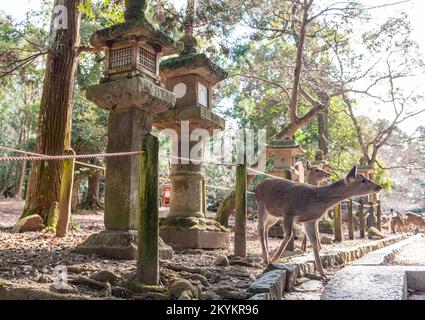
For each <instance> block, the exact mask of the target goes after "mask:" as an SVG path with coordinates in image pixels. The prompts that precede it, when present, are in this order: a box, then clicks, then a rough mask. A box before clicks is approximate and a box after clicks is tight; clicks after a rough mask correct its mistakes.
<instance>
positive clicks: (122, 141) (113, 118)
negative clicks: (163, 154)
mask: <svg viewBox="0 0 425 320" xmlns="http://www.w3.org/2000/svg"><path fill="white" fill-rule="evenodd" d="M145 115H146V114H145V113H144V112H143V111H142V110H139V109H135V108H130V109H127V110H123V111H111V113H110V114H109V122H108V146H107V152H108V153H116V152H127V151H140V139H141V136H142V134H143V123H144V121H145ZM139 158H140V157H139V156H137V155H135V156H130V157H117V158H107V159H106V168H107V170H106V177H105V179H106V186H105V227H106V229H109V230H136V229H137V217H136V212H137V207H138V205H139V203H138V197H137V193H138V191H137V190H138V187H139V176H140V172H139Z"/></svg>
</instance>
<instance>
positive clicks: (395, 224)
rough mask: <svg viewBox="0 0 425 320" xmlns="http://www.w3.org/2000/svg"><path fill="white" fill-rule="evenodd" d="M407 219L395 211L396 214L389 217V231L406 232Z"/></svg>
mask: <svg viewBox="0 0 425 320" xmlns="http://www.w3.org/2000/svg"><path fill="white" fill-rule="evenodd" d="M407 231H408V228H407V219H406V218H405V217H404V216H403V215H402V214H401V213H397V215H395V216H393V217H391V232H392V233H397V232H401V233H404V232H405V233H407Z"/></svg>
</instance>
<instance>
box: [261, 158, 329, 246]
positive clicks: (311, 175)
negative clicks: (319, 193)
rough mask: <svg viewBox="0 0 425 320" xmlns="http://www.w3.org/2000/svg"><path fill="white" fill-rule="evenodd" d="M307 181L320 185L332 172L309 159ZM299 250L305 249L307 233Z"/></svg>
mask: <svg viewBox="0 0 425 320" xmlns="http://www.w3.org/2000/svg"><path fill="white" fill-rule="evenodd" d="M306 168H307V183H308V184H311V185H313V186H320V185H321V184H322V183H324V182H326V181H328V179H329V178H330V177H331V176H332V174H331V173H330V172H328V171H326V170H324V169H323V168H322V167H320V166H316V165H311V163H310V161H307V166H306ZM266 232H268V230H267V231H266ZM319 249H321V244H320V241H319ZM301 250H302V251H304V252H306V251H307V235H306V234H305V233H304V237H303V240H302V244H301Z"/></svg>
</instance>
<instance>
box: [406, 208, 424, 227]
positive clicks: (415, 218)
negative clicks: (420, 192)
mask: <svg viewBox="0 0 425 320" xmlns="http://www.w3.org/2000/svg"><path fill="white" fill-rule="evenodd" d="M406 217H407V218H406V224H407V227H410V226H413V227H414V228H415V227H416V228H419V229H421V230H425V219H424V218H423V217H421V216H419V215H417V214H415V213H413V212H407V213H406Z"/></svg>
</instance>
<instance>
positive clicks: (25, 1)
mask: <svg viewBox="0 0 425 320" xmlns="http://www.w3.org/2000/svg"><path fill="white" fill-rule="evenodd" d="M362 1H364V2H365V3H366V4H367V5H370V6H372V5H381V4H385V3H393V2H395V1H396V0H362ZM174 3H175V5H176V6H178V7H182V6H183V5H185V3H186V0H174ZM0 4H1V5H0V10H3V11H5V12H6V13H7V14H9V15H12V17H13V18H14V19H16V20H17V21H21V20H24V19H25V13H26V12H27V11H28V10H29V9H37V8H39V7H40V5H41V1H40V0H13V1H11V0H0ZM397 10H403V11H405V12H407V13H408V16H409V19H410V20H411V23H412V26H413V28H414V32H413V37H414V40H415V41H416V42H417V43H418V44H419V46H420V48H421V51H422V52H423V56H424V57H425V36H424V35H425V19H424V16H423V14H424V12H425V1H424V0H411V1H410V2H408V3H404V4H400V5H397V6H393V7H386V8H383V9H379V10H375V11H374V14H376V18H377V20H379V18H383V17H386V16H390V15H391V14H393V13H394V12H396V11H397ZM406 85H407V86H409V87H412V88H415V87H418V85H419V86H421V87H422V88H423V90H424V92H425V75H423V76H421V77H420V78H417V79H415V80H412V81H411V83H407V84H406ZM359 104H360V106H359V108H358V110H359V112H360V113H364V114H368V115H370V116H374V115H375V116H381V117H387V118H391V114H390V113H387V111H385V110H379V111H377V109H378V108H376V106H373V107H371V105H370V103H369V102H367V101H363V102H362V101H360V103H359ZM424 124H425V114H421V115H419V116H416V117H415V118H412V119H411V120H409V121H408V122H406V123H405V124H404V125H403V127H402V129H403V130H405V131H407V132H409V133H411V132H413V131H414V130H415V128H416V127H418V126H419V125H424Z"/></svg>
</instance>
